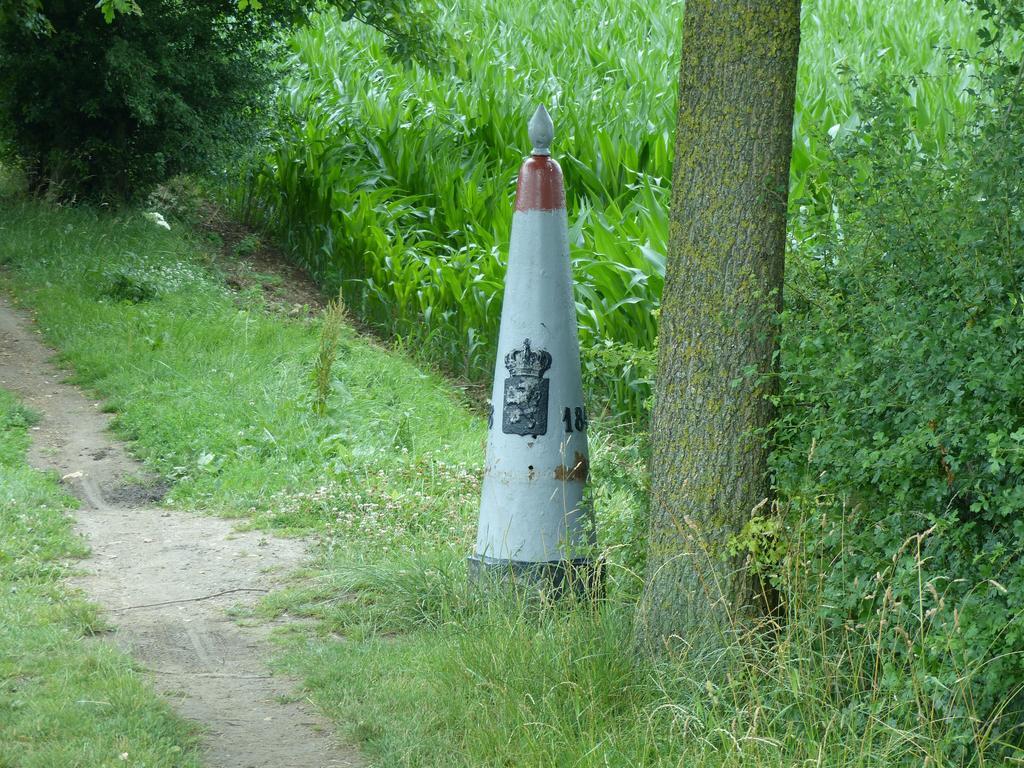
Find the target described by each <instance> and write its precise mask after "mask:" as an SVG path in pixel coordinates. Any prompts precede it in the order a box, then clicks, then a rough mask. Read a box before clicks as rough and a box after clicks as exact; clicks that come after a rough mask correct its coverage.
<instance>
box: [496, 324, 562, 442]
mask: <svg viewBox="0 0 1024 768" xmlns="http://www.w3.org/2000/svg"><path fill="white" fill-rule="evenodd" d="M505 367H506V368H508V372H509V374H511V375H510V376H509V377H508V378H507V379H505V404H504V407H503V408H502V412H501V431H502V432H504V433H505V434H506V435H532V436H533V437H537V436H538V435H543V434H546V433H547V431H548V387H549V386H550V384H551V381H550V380H549V379H545V378H544V373H545V371H547V369H548V368H550V367H551V355H550V354H549V353H547V352H545V351H544V350H543V349H538V350H536V351H534V350H532V349H530V340H529V339H526V340H525V341H524V342H523V346H522V348H521V349H513V350H512V351H511V352H509V353H508V354H507V355H505Z"/></svg>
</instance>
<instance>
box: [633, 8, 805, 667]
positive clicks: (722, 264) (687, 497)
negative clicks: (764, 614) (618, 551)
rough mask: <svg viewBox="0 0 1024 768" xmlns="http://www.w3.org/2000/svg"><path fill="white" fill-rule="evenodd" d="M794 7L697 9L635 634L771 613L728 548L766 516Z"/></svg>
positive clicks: (683, 104) (683, 90) (686, 62)
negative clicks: (759, 515)
mask: <svg viewBox="0 0 1024 768" xmlns="http://www.w3.org/2000/svg"><path fill="white" fill-rule="evenodd" d="M799 42H800V2H799V0H779V1H777V2H771V1H769V0H689V2H687V4H686V15H685V18H684V22H683V52H682V61H681V65H680V83H679V117H678V126H677V133H676V164H675V169H674V172H673V197H672V214H671V232H670V241H669V255H668V264H667V269H666V276H665V290H664V295H663V299H662V314H661V334H660V350H659V359H658V380H657V387H656V403H655V408H654V415H653V421H652V444H653V456H652V460H651V475H652V500H651V522H650V542H649V561H648V571H647V579H646V586H645V589H644V595H643V599H642V602H641V606H640V614H639V622H638V628H639V629H638V632H639V636H640V639H641V641H642V642H643V643H644V644H645V645H647V646H648V647H650V648H654V649H657V648H661V647H664V645H663V644H664V642H665V640H666V638H671V637H672V636H676V635H678V636H680V637H681V638H682V639H683V640H684V641H692V640H702V641H703V640H706V639H708V638H712V639H714V638H717V637H720V636H721V633H728V632H729V631H730V629H731V628H732V627H733V626H736V624H737V622H738V623H740V624H742V622H743V619H744V618H749V617H751V616H753V615H755V613H756V611H758V610H763V607H764V599H763V595H762V590H761V588H760V586H759V585H758V583H757V579H756V578H754V577H753V575H752V574H751V573H750V571H749V569H747V568H745V567H744V563H743V561H742V557H736V556H730V555H729V553H728V543H729V541H730V539H731V538H732V537H733V536H734V535H735V534H737V533H738V532H739V531H741V530H742V528H743V526H744V524H745V523H746V521H747V520H749V519H750V517H751V514H752V511H753V510H755V509H762V510H767V509H768V508H769V505H768V504H767V503H765V502H766V500H767V499H768V497H769V491H770V487H769V478H768V474H767V445H766V436H765V430H766V429H767V427H768V425H769V424H770V421H771V419H772V415H773V414H772V407H771V405H770V403H769V402H768V400H767V399H766V395H767V394H769V393H768V392H767V391H766V387H768V386H771V385H770V384H765V383H764V381H765V380H766V378H765V376H764V374H767V373H770V372H771V371H772V368H773V365H774V363H773V360H774V352H775V350H776V348H777V341H776V333H775V328H774V322H775V320H774V318H775V315H776V313H777V311H778V309H779V308H780V306H781V299H782V275H783V259H784V252H785V234H786V196H787V189H788V179H789V161H790V153H791V151H792V126H793V102H794V94H795V89H796V64H797V54H798V49H799Z"/></svg>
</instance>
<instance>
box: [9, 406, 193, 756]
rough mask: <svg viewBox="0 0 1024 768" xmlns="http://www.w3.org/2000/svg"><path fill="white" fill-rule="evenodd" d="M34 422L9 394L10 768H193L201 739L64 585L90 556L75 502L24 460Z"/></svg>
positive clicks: (92, 612)
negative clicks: (77, 529) (78, 532)
mask: <svg viewBox="0 0 1024 768" xmlns="http://www.w3.org/2000/svg"><path fill="white" fill-rule="evenodd" d="M34 421H35V417H34V416H33V414H31V413H30V412H28V411H26V410H25V409H24V408H23V407H21V406H20V405H18V403H17V402H16V401H15V400H14V398H13V397H12V396H11V395H10V394H9V393H7V392H6V391H3V390H0V765H3V766H5V767H8V766H9V767H10V768H55V767H56V766H60V768H75V767H80V768H113V767H114V766H118V767H120V766H147V768H190V767H193V768H194V767H195V766H198V765H199V763H198V760H197V758H196V753H195V734H194V733H193V730H192V729H191V728H190V727H189V726H186V725H185V724H184V722H183V721H181V720H179V719H178V718H177V717H175V716H174V715H172V714H171V712H170V710H169V708H168V707H167V706H166V705H164V704H163V703H162V702H160V701H159V699H158V697H157V696H156V694H155V693H153V692H152V691H151V690H150V689H149V687H148V686H147V685H146V684H144V683H143V681H142V680H141V678H140V676H139V674H138V673H137V671H136V670H135V668H134V667H133V666H132V663H131V661H130V660H129V659H128V658H126V657H125V656H124V655H123V654H121V653H120V652H118V651H117V650H115V648H114V646H113V645H112V644H108V643H106V642H103V641H101V640H99V639H95V638H94V637H93V636H94V635H96V634H97V633H101V632H102V631H103V630H104V627H103V624H102V622H101V621H100V619H99V617H98V614H97V611H96V607H95V606H94V605H92V604H91V603H88V602H85V601H84V600H83V599H82V598H81V597H80V596H79V595H78V594H77V593H76V592H73V591H71V590H70V589H68V587H67V586H66V585H65V584H64V581H63V580H64V578H65V577H66V576H67V575H68V574H69V573H70V572H71V571H72V570H73V569H74V568H75V561H76V559H78V558H80V557H82V556H84V555H85V554H86V549H85V546H84V545H83V543H82V542H81V540H79V539H78V538H77V537H76V536H75V535H74V534H73V532H72V530H71V520H70V518H69V513H70V512H71V510H73V508H74V502H73V499H71V498H70V497H68V496H67V495H66V494H65V493H64V492H63V491H62V490H61V489H60V487H59V486H58V485H57V482H56V480H55V478H53V477H50V476H47V475H45V474H42V473H40V472H36V471H34V470H32V469H30V468H29V467H28V465H27V464H26V462H25V455H24V454H25V449H26V447H27V445H28V437H27V429H28V426H29V425H31V424H32V423H34Z"/></svg>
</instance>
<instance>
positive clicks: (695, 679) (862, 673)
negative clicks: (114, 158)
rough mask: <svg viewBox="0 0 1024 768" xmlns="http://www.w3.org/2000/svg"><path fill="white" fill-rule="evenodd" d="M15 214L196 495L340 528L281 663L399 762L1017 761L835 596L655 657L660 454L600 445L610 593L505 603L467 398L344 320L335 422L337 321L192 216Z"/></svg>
mask: <svg viewBox="0 0 1024 768" xmlns="http://www.w3.org/2000/svg"><path fill="white" fill-rule="evenodd" d="M0 213H2V214H3V215H2V217H0V244H2V245H0V264H5V265H6V271H4V272H2V273H0V274H3V275H5V276H4V277H3V282H2V284H3V286H4V287H6V288H8V289H10V290H12V291H13V292H14V293H15V294H16V295H17V296H18V297H19V299H20V300H22V301H23V302H25V303H26V304H28V305H29V306H31V307H32V308H33V309H34V311H35V312H36V313H37V316H38V319H39V322H40V325H41V326H42V327H43V329H44V332H45V334H46V336H47V338H48V339H50V340H51V341H52V342H53V343H54V344H55V345H56V346H57V347H58V349H59V350H60V351H61V354H62V356H63V358H64V359H65V360H67V361H68V362H70V363H72V364H73V365H74V366H75V369H76V370H77V372H78V373H77V378H78V380H79V381H80V382H82V383H84V384H86V385H87V386H88V387H90V388H92V389H93V390H94V391H96V392H97V393H99V394H100V395H102V396H104V397H108V398H110V400H109V403H110V405H111V407H114V408H116V410H117V421H116V424H117V428H118V429H119V430H120V431H121V432H122V433H123V434H125V435H127V436H129V437H131V438H132V439H133V440H134V447H135V450H136V451H137V452H138V453H139V454H140V455H142V456H144V457H146V459H147V461H149V463H150V464H151V466H152V467H153V468H154V469H157V470H159V471H161V472H163V473H164V474H165V475H166V476H167V477H169V478H170V479H172V480H174V481H175V485H174V488H173V491H172V498H173V499H174V500H176V501H177V502H178V503H180V504H183V505H186V506H191V507H194V508H196V509H199V510H211V511H216V512H220V513H222V514H228V515H234V516H243V515H244V516H248V519H249V520H250V521H251V522H252V524H255V525H260V526H263V527H266V528H271V529H274V530H277V531H300V532H306V533H311V534H315V535H316V537H317V539H318V540H319V542H320V544H321V546H320V547H319V550H318V557H317V559H316V560H315V561H314V562H313V563H312V564H311V565H310V566H309V568H308V569H307V570H306V571H305V572H303V573H302V574H299V576H298V577H297V578H296V580H295V581H294V583H293V584H292V585H291V586H290V587H289V588H288V589H286V590H284V591H282V592H279V593H276V594H274V595H271V596H270V597H269V598H268V599H267V600H266V601H265V603H264V604H263V605H262V606H261V607H260V609H259V611H258V613H260V614H262V615H265V616H271V615H272V616H279V617H282V618H287V617H289V616H290V617H308V618H310V619H311V620H312V621H311V622H303V623H298V624H293V625H291V626H289V627H288V628H287V629H286V630H285V631H283V632H282V633H281V635H280V639H281V654H280V656H279V658H278V661H277V663H278V665H279V666H280V667H281V668H283V669H286V670H288V671H290V672H292V673H294V674H296V675H298V676H300V677H301V678H303V679H304V680H305V681H306V687H307V690H308V694H309V696H310V697H311V698H312V699H313V700H314V701H316V702H317V703H318V704H319V705H320V706H321V707H323V708H324V709H325V711H327V712H328V713H329V714H331V715H332V716H334V717H336V718H337V720H338V723H339V728H341V729H342V730H343V731H344V732H345V733H346V735H347V736H349V737H350V738H353V739H355V740H357V741H358V742H359V743H361V744H362V745H363V746H364V748H365V749H366V750H367V752H368V753H369V754H370V755H371V756H372V757H374V758H375V759H377V761H378V762H379V763H380V764H381V765H396V766H437V767H439V768H440V767H441V766H446V767H447V766H466V767H467V768H469V767H471V766H472V767H473V768H478V767H479V766H510V765H515V766H537V767H538V768H539V767H540V766H545V767H546V766H552V765H555V766H595V767H596V766H620V765H621V766H650V767H654V766H659V767H660V766H666V767H667V766H678V765H686V766H716V767H717V766H722V768H725V767H726V766H736V765H744V766H747V765H750V766H764V767H766V768H776V767H777V768H789V767H790V766H794V765H819V766H837V767H839V766H842V767H843V768H854V767H858V768H859V767H864V768H867V767H868V766H871V767H874V766H878V768H882V767H883V766H884V767H886V768H888V767H889V766H908V768H910V767H911V766H920V765H924V764H927V765H930V766H935V768H942V767H944V766H950V768H952V767H953V766H960V765H967V766H978V768H981V767H982V766H983V765H984V766H989V765H999V762H998V760H997V757H996V755H995V754H994V753H993V751H992V749H991V745H989V744H988V743H987V742H986V738H987V737H986V734H985V733H984V732H979V733H978V734H977V738H976V740H975V743H973V744H968V745H966V746H964V747H962V748H961V750H960V751H959V752H958V751H957V749H958V748H957V747H956V745H952V744H951V743H950V741H949V731H948V729H947V728H946V724H945V723H944V722H943V721H942V715H941V714H940V713H937V712H935V711H933V710H930V709H928V708H927V707H922V706H921V705H920V703H918V702H913V701H893V700H890V699H889V698H887V697H886V696H884V695H883V694H880V693H879V690H881V687H880V685H879V680H880V679H882V677H884V676H891V675H906V676H909V678H910V679H912V680H920V679H923V678H922V676H923V675H926V674H928V673H929V671H928V669H927V666H926V665H924V664H922V665H920V666H918V665H915V664H914V663H913V657H912V656H910V657H909V658H910V659H911V661H910V663H908V662H907V661H906V659H907V658H908V657H906V656H902V657H897V656H895V655H891V656H887V655H885V654H884V653H882V654H880V653H879V651H878V646H877V645H876V642H875V638H876V637H877V631H878V627H877V626H874V625H872V624H871V622H870V621H868V623H867V624H866V625H865V626H860V627H854V626H843V627H829V626H826V625H823V624H822V623H821V619H820V618H819V617H820V615H821V614H819V613H818V612H817V606H816V603H815V602H814V599H815V597H814V596H815V594H816V592H815V588H814V586H813V585H811V587H810V588H808V589H807V590H797V591H798V592H799V593H800V594H803V595H806V596H807V602H806V603H804V604H801V605H796V606H792V607H791V611H792V614H791V616H790V617H789V621H788V623H787V625H786V628H785V630H784V631H783V632H782V634H781V635H780V636H779V638H778V639H779V642H778V643H776V644H767V645H761V644H759V643H758V642H756V641H755V642H749V641H739V640H734V641H731V642H727V643H726V644H725V651H724V652H722V653H719V654H716V655H713V656H709V655H706V654H700V653H698V652H697V651H696V650H691V651H689V652H686V653H682V654H680V655H679V656H677V657H676V658H675V659H673V660H672V661H670V662H666V663H662V664H657V665H655V664H652V663H651V662H648V661H645V660H643V659H642V658H640V657H639V656H638V655H636V654H635V653H634V652H633V650H632V649H633V646H632V626H631V614H632V611H633V609H634V604H633V599H632V596H633V595H635V592H636V586H637V578H636V576H635V575H634V574H632V573H631V572H630V571H629V570H628V565H629V564H630V563H635V562H636V552H637V550H638V549H639V548H642V546H643V535H642V531H643V516H642V514H641V513H640V511H639V509H640V507H641V504H642V501H641V499H642V495H643V488H642V477H643V466H644V463H643V453H642V450H640V448H639V446H638V445H636V444H634V443H622V442H621V441H620V440H621V439H619V440H617V439H615V438H612V437H610V436H609V434H608V432H607V431H602V430H598V431H597V432H596V434H595V436H594V444H595V454H594V455H595V463H594V476H595V494H596V496H597V499H598V505H597V509H598V512H599V515H600V528H599V530H600V533H601V536H602V539H603V543H604V545H605V546H607V547H609V548H610V549H611V551H610V559H611V562H612V565H611V573H610V577H611V578H610V588H609V594H608V599H607V600H606V601H605V602H603V603H601V604H600V605H599V606H597V607H592V606H587V605H575V606H574V605H554V606H551V605H548V606H545V605H542V604H538V603H537V601H535V600H530V601H522V602H519V601H516V600H515V599H513V598H510V597H507V596H505V597H501V598H500V599H499V598H495V599H482V597H481V595H480V594H479V593H475V592H471V591H469V590H468V589H467V587H466V573H465V564H464V556H465V554H466V553H467V552H468V551H469V548H470V536H471V532H472V523H473V521H474V519H475V515H476V504H477V499H478V490H479V489H478V478H479V467H480V458H481V457H482V454H483V444H482V437H483V431H484V430H483V425H482V419H480V418H479V417H477V416H474V415H472V414H471V413H470V412H469V411H468V410H467V409H466V408H465V407H464V406H463V404H462V403H461V402H460V399H459V396H458V393H457V392H456V391H455V390H454V389H453V388H452V387H451V385H450V384H448V383H446V382H444V381H443V380H441V379H439V378H438V377H436V376H433V375H431V374H428V373H424V372H422V371H420V370H418V369H417V368H416V367H415V366H413V365H412V364H411V363H409V362H408V361H407V360H405V359H403V358H402V357H401V356H400V355H398V354H395V353H393V352H389V351H387V350H383V349H381V348H379V347H378V346H375V345H374V344H371V343H368V342H367V341H365V340H363V339H361V338H359V337H358V336H356V335H355V334H354V333H353V332H352V331H351V329H349V328H348V327H347V326H343V327H342V328H341V330H340V332H339V333H340V336H339V345H338V355H337V359H336V361H335V363H334V367H333V371H334V375H333V376H332V377H331V380H330V386H329V387H328V390H329V394H328V398H327V408H326V415H325V416H324V417H319V416H314V415H313V404H314V400H315V392H316V389H317V385H316V383H315V380H314V375H313V374H314V370H315V368H316V360H317V356H318V352H319V350H320V336H321V333H320V332H321V329H320V323H319V322H314V321H303V320H294V319H288V318H285V317H282V316H276V315H271V314H268V313H267V312H266V311H265V308H264V307H263V306H262V304H261V298H260V296H259V295H258V294H257V293H251V294H243V295H235V294H231V293H228V292H227V291H226V290H225V289H224V288H223V283H222V281H221V277H220V275H219V274H218V273H217V272H216V270H215V269H214V268H213V267H212V266H211V262H210V260H209V259H208V258H207V257H205V256H204V255H203V251H202V249H201V248H200V247H198V245H197V243H196V241H195V239H194V238H193V237H191V236H189V235H188V234H187V233H183V232H182V231H181V230H180V228H178V227H177V226H176V227H175V228H174V229H173V230H172V231H171V232H165V231H163V230H161V229H159V228H157V227H155V226H153V225H152V224H150V223H149V222H147V221H145V220H144V219H143V218H142V217H141V216H140V215H139V214H138V213H132V212H126V213H123V214H120V215H112V214H109V213H103V214H99V213H96V212H92V211H89V210H80V209H70V210H69V209H53V208H47V207H45V206H42V205H39V204H33V203H7V204H4V207H3V209H2V210H0ZM113 286H117V292H118V293H124V292H127V294H129V295H130V297H131V298H124V297H122V298H117V299H115V298H112V297H111V290H112V289H113ZM799 567H800V568H802V567H804V566H803V565H800V566H799ZM798 570H799V568H798ZM0 599H11V598H9V597H8V595H7V594H6V593H4V596H3V598H0ZM4 615H5V616H6V613H5V614H4ZM909 641H910V642H913V641H914V639H913V638H909ZM968 683H969V681H967V680H964V681H962V685H963V690H962V691H955V690H954V691H951V695H952V696H961V697H962V696H964V692H965V691H969V685H968ZM98 700H104V701H105V700H108V699H98ZM3 722H5V721H4V720H3V719H0V723H3ZM0 727H2V726H0ZM45 764H47V763H41V764H40V765H45ZM49 764H62V763H61V762H60V761H57V762H56V763H49ZM97 764H102V763H97ZM157 764H159V763H157ZM1008 764H1012V763H1008ZM147 765H148V763H147Z"/></svg>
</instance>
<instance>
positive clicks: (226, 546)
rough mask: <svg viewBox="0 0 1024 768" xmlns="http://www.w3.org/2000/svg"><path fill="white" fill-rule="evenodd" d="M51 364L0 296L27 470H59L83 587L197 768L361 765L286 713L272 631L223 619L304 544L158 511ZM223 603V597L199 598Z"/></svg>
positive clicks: (315, 719)
mask: <svg viewBox="0 0 1024 768" xmlns="http://www.w3.org/2000/svg"><path fill="white" fill-rule="evenodd" d="M51 356H52V352H51V351H50V350H49V349H47V348H46V347H45V346H44V345H43V344H42V342H41V341H40V339H39V336H38V334H37V333H36V332H35V330H34V328H32V325H31V322H30V321H29V320H27V319H26V317H25V316H24V315H23V314H22V313H20V312H16V311H14V310H13V309H12V308H11V305H10V302H9V301H8V300H7V299H6V298H5V297H3V296H0V386H2V387H4V388H5V389H9V390H11V391H13V392H15V393H17V394H18V395H19V396H20V397H21V398H23V399H24V401H25V402H26V403H27V404H28V405H29V406H30V407H32V408H33V409H34V410H36V411H37V412H39V413H40V414H42V416H43V420H42V422H41V423H40V424H39V426H38V427H35V428H34V429H33V432H32V436H33V441H32V448H31V451H30V455H29V459H30V461H31V463H32V464H33V466H36V467H39V468H41V469H55V470H57V471H58V472H59V473H60V475H61V477H63V478H65V480H64V482H65V485H67V486H68V487H69V488H70V489H71V490H72V491H73V492H74V493H75V494H76V495H77V496H78V497H79V498H80V499H81V500H82V504H81V508H80V510H79V512H78V514H77V521H78V522H77V529H78V531H79V532H80V533H81V534H82V535H84V536H85V538H86V539H87V540H88V542H89V545H90V546H91V547H92V556H91V557H90V558H89V560H87V561H86V562H85V564H84V568H85V569H86V570H87V572H88V573H87V575H86V576H85V577H83V578H81V579H79V580H78V583H79V584H80V585H81V586H82V587H83V588H84V589H85V591H86V592H87V594H88V595H89V596H90V597H91V598H92V599H93V600H95V601H96V602H98V603H99V604H100V605H102V606H103V607H104V608H105V609H106V610H107V616H108V618H109V620H110V621H111V623H112V624H113V625H114V626H115V627H116V632H115V633H114V637H115V641H116V642H117V643H118V644H119V645H121V646H122V647H123V648H125V649H126V650H128V651H129V652H130V653H131V654H132V655H133V656H134V657H135V658H136V659H137V660H138V662H139V663H140V664H141V665H142V666H143V667H144V668H146V669H147V670H149V671H150V672H151V679H152V681H153V683H154V685H155V687H156V688H157V689H158V690H160V691H162V692H163V693H164V694H165V695H167V696H168V697H170V700H171V702H172V704H173V706H174V707H175V708H176V709H177V710H178V711H179V712H180V713H181V714H182V715H184V716H185V717H187V718H189V719H191V720H194V721H196V722H198V723H200V724H201V725H202V726H203V728H204V731H205V739H204V747H205V754H204V756H205V760H206V765H207V766H209V768H336V767H340V766H362V765H364V764H365V763H364V761H363V760H362V759H361V758H360V756H359V754H358V752H356V751H355V750H353V749H351V748H346V747H344V746H342V745H339V744H337V743H336V742H335V741H334V740H333V738H332V737H331V735H330V734H331V726H330V724H329V723H328V722H327V721H326V720H324V719H323V718H321V717H320V716H319V715H317V714H315V713H313V711H312V709H311V708H310V707H309V706H308V705H305V704H301V703H282V701H283V700H284V699H286V698H287V697H289V695H290V694H291V693H292V692H293V691H294V690H295V683H294V681H291V680H288V679H284V678H280V677H271V676H270V675H269V673H268V671H267V667H266V666H265V664H264V659H265V658H266V656H267V652H268V649H267V647H266V636H267V633H268V631H269V630H268V629H267V628H265V627H256V628H250V627H240V626H238V625H237V624H235V623H234V622H232V621H231V620H229V619H228V618H227V617H226V615H225V613H224V609H225V608H226V607H227V606H230V605H234V604H239V603H241V604H251V603H253V602H255V601H256V600H257V599H258V598H259V596H260V592H262V591H265V590H267V589H269V588H272V587H273V586H274V585H275V583H276V582H277V581H278V580H279V579H280V576H281V574H282V573H283V572H285V571H287V570H289V569H290V568H292V567H294V566H296V565H297V564H298V563H300V562H301V560H302V559H303V557H304V555H305V545H304V543H303V542H301V541H299V540H296V539H276V538H269V537H266V536H264V535H261V534H259V533H238V532H234V531H233V529H232V526H231V524H230V523H229V522H227V521H225V520H221V519H217V518H211V517H201V516H198V515H192V514H188V513H183V512H178V511H174V510H168V509H160V508H156V507H155V506H154V505H153V501H154V495H156V496H158V495H159V494H154V491H153V490H152V488H151V490H149V491H147V490H146V486H145V485H138V484H137V483H136V484H134V485H132V484H130V483H129V484H127V485H126V481H130V480H132V479H136V480H137V479H138V478H140V477H141V476H142V474H143V472H142V469H141V467H140V465H139V464H138V463H136V462H135V461H133V460H132V459H131V458H130V457H129V456H128V455H127V454H126V453H125V451H124V449H123V447H122V446H121V445H120V444H118V443H117V442H116V441H114V440H113V439H112V437H111V436H110V434H109V433H108V432H107V431H106V428H107V425H108V422H109V417H108V416H107V415H106V414H103V413H101V412H100V409H99V407H98V405H99V404H98V403H96V402H93V401H90V400H88V399H87V398H86V397H85V396H84V395H83V394H82V393H81V392H80V391H79V390H78V389H76V388H75V387H73V386H69V385H67V384H62V383H61V379H62V378H63V376H62V374H61V373H60V372H59V371H58V370H57V369H56V368H55V367H54V366H53V364H52V363H51V362H50V358H51ZM242 590H258V591H242ZM219 593H226V594H220V596H219V597H210V598H209V599H204V600H198V601H196V600H195V598H198V597H206V596H210V595H218V594H219ZM172 601H190V602H172ZM154 603H161V605H152V604H154Z"/></svg>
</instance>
